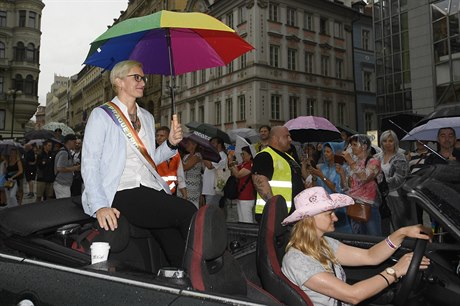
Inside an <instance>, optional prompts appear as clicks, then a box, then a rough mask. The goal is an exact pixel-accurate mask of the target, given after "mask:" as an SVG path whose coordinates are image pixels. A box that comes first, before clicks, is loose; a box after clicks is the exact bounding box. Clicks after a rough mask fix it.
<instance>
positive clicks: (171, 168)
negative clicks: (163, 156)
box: [157, 153, 181, 193]
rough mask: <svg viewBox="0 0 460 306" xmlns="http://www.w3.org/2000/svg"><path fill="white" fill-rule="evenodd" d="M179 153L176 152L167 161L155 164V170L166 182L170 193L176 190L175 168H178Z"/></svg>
mask: <svg viewBox="0 0 460 306" xmlns="http://www.w3.org/2000/svg"><path fill="white" fill-rule="evenodd" d="M180 162H181V160H180V155H179V153H177V154H176V155H174V156H173V157H171V159H170V160H169V163H168V161H166V160H165V161H164V162H162V163H161V164H159V165H157V172H158V174H160V175H161V177H162V178H163V179H164V180H165V182H166V184H168V186H169V189H171V193H174V192H175V191H176V186H177V169H178V168H179V163H180Z"/></svg>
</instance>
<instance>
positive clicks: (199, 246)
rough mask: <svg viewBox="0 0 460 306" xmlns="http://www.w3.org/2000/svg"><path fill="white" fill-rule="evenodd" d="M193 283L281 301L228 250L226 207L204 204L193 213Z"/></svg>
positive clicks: (189, 267)
mask: <svg viewBox="0 0 460 306" xmlns="http://www.w3.org/2000/svg"><path fill="white" fill-rule="evenodd" d="M184 268H185V270H186V271H187V272H188V275H189V277H190V282H191V284H192V287H193V288H194V289H196V290H198V291H207V292H214V293H220V294H226V295H230V296H234V297H235V296H238V297H241V298H249V299H251V300H253V301H258V302H262V303H263V304H268V305H281V304H280V303H279V302H278V301H277V300H276V299H275V298H274V297H273V296H271V295H270V294H268V293H267V292H266V291H264V290H263V289H262V288H260V287H258V286H256V285H255V284H253V283H251V282H250V281H249V280H248V279H247V278H246V276H245V274H244V272H243V271H242V269H241V266H240V265H239V263H238V262H237V260H236V259H235V258H234V257H233V255H231V254H230V252H229V251H228V250H227V225H226V222H225V217H224V213H223V212H222V209H220V208H219V207H217V206H213V205H205V206H203V207H201V208H200V209H199V210H198V211H197V212H196V213H195V215H194V216H193V218H192V222H191V224H190V229H189V233H188V239H187V245H186V250H185V257H184Z"/></svg>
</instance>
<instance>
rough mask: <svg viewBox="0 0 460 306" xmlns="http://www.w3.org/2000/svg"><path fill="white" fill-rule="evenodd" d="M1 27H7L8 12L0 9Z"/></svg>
mask: <svg viewBox="0 0 460 306" xmlns="http://www.w3.org/2000/svg"><path fill="white" fill-rule="evenodd" d="M0 27H6V12H5V11H0Z"/></svg>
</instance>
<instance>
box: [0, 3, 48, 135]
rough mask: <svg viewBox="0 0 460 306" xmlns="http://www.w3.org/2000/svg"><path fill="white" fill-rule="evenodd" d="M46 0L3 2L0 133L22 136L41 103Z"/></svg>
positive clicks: (0, 8) (0, 13) (0, 10)
mask: <svg viewBox="0 0 460 306" xmlns="http://www.w3.org/2000/svg"><path fill="white" fill-rule="evenodd" d="M44 6H45V5H44V3H43V1H40V0H21V1H1V2H0V135H1V137H3V138H15V137H22V136H23V134H24V129H25V125H26V123H27V122H28V121H29V119H30V118H32V116H33V115H34V114H35V112H36V110H37V106H38V75H39V72H40V70H39V55H40V38H41V30H40V28H41V15H42V10H43V8H44Z"/></svg>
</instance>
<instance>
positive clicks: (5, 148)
mask: <svg viewBox="0 0 460 306" xmlns="http://www.w3.org/2000/svg"><path fill="white" fill-rule="evenodd" d="M11 149H17V150H18V151H19V152H20V153H24V146H23V145H22V144H20V143H19V142H15V141H13V140H0V154H2V155H8V154H10V151H11Z"/></svg>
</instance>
